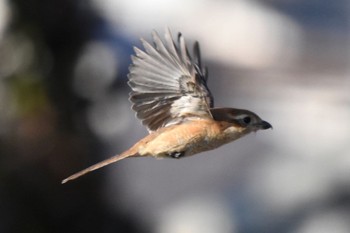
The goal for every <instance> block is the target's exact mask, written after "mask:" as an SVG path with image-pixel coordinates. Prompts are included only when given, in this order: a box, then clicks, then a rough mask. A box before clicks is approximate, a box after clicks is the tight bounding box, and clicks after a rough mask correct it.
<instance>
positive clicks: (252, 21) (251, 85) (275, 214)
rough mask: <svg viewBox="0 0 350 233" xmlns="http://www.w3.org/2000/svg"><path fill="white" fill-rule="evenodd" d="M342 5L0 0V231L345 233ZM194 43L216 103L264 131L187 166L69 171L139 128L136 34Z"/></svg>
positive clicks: (140, 132)
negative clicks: (259, 122) (255, 118)
mask: <svg viewBox="0 0 350 233" xmlns="http://www.w3.org/2000/svg"><path fill="white" fill-rule="evenodd" d="M349 11H350V6H349V3H348V2H347V1H346V0H341V1H325V0H312V1H307V2H306V1H289V0H265V1H243V0H236V1H229V0H221V1H209V0H196V1H191V2H187V1H186V2H185V1H183V0H182V1H159V0H158V1H157V0H148V1H136V0H130V1H113V0H101V1H98V0H91V1H86V0H85V1H83V0H75V1H70V0H42V1H35V0H27V1H24V0H12V1H5V0H2V1H1V0H0V216H1V218H0V232H4V233H5V232H130V233H133V232H135V233H136V232H158V233H186V232H191V233H199V232H200V233H206V232H208V233H211V232H220V233H226V232H227V233H230V232H232V233H234V232H242V233H258V232H271V233H280V232H295V233H316V232H317V233H320V232H333V233H343V232H344V233H346V232H350V221H349V220H350V188H349V187H350V172H349V171H350V144H349V142H350V121H349V119H350V95H349V87H350V70H349V65H350V63H349V61H350V59H349V58H350V40H349V39H350V38H349V37H350V30H349V29H350V18H349V13H350V12H349ZM165 27H169V28H170V29H171V30H172V32H173V35H176V33H177V32H178V31H181V32H182V33H183V34H184V35H185V37H186V39H187V41H188V42H189V44H192V42H193V41H194V40H198V41H199V42H200V44H201V49H202V54H203V58H204V62H205V63H206V64H207V65H208V68H209V87H210V88H211V90H212V92H213V94H214V97H215V103H216V104H217V106H230V107H231V106H232V107H237V108H247V109H251V110H253V111H254V112H256V113H258V114H259V115H260V116H262V118H264V119H266V120H267V121H269V122H271V123H272V125H273V126H274V130H273V131H268V132H265V131H264V132H262V133H258V134H257V135H250V136H248V137H246V138H243V139H240V140H239V141H237V142H234V143H232V144H229V145H227V146H224V147H222V148H219V149H218V150H215V151H211V152H207V153H203V154H202V155H197V156H194V157H191V158H186V159H182V160H179V161H178V160H176V161H174V160H160V161H158V160H154V159H143V158H139V159H130V160H125V161H122V162H120V163H118V164H115V165H112V166H110V167H107V168H104V169H103V170H100V171H96V172H94V173H91V174H89V175H88V176H86V177H83V178H81V179H79V180H77V181H74V182H71V183H68V184H65V185H61V184H60V182H61V180H62V179H63V178H66V177H67V176H68V175H71V174H72V173H74V172H76V171H78V170H80V169H83V168H85V167H87V166H89V165H91V164H93V163H95V162H98V161H100V160H102V159H104V158H107V157H109V156H112V155H114V154H117V153H120V152H122V151H123V150H125V149H127V148H128V147H129V146H131V145H132V144H133V143H135V142H136V141H137V140H138V139H140V138H141V137H143V136H144V135H146V133H147V132H146V130H145V129H144V128H143V127H142V126H141V123H139V122H138V120H137V119H136V118H135V117H134V113H133V112H132V110H131V109H130V103H129V102H128V92H129V88H128V87H127V84H126V82H127V73H128V66H129V64H130V62H131V59H130V55H131V54H132V53H133V49H132V46H134V45H136V46H140V43H139V41H138V38H139V37H144V38H145V39H147V40H149V39H150V32H151V31H152V30H153V29H156V30H157V31H158V32H159V34H163V32H164V28H165Z"/></svg>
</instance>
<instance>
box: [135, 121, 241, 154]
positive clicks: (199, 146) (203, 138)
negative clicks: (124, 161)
mask: <svg viewBox="0 0 350 233" xmlns="http://www.w3.org/2000/svg"><path fill="white" fill-rule="evenodd" d="M152 134H154V135H152ZM152 134H150V135H149V136H150V137H151V139H150V140H148V141H147V143H145V144H144V145H143V146H142V147H140V149H139V154H140V155H141V156H154V157H168V156H169V155H170V154H172V153H177V152H181V153H182V152H184V155H185V156H190V155H194V154H197V153H200V152H203V151H207V150H212V149H215V148H217V147H219V146H221V145H223V144H226V143H228V142H230V141H233V140H235V139H237V138H239V137H240V135H241V131H240V130H239V129H238V128H235V127H233V126H231V127H230V125H227V124H225V123H222V122H216V121H214V120H212V119H208V120H207V119H204V120H203V119H201V120H196V121H190V122H186V123H182V124H179V125H172V126H169V127H166V128H162V129H161V130H159V131H157V132H154V133H152Z"/></svg>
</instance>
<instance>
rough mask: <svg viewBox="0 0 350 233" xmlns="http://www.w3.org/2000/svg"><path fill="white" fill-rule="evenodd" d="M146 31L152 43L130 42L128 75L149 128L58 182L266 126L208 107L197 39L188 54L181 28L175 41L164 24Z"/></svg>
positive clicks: (189, 150)
mask: <svg viewBox="0 0 350 233" xmlns="http://www.w3.org/2000/svg"><path fill="white" fill-rule="evenodd" d="M152 36H153V42H154V45H153V46H152V45H151V44H149V43H148V42H146V41H145V40H143V39H141V41H142V44H143V46H144V48H145V51H142V50H140V49H138V48H135V53H136V55H135V56H132V65H131V66H130V72H129V75H128V77H129V82H128V84H129V86H130V87H131V89H132V91H131V92H130V101H131V102H132V109H133V110H134V111H135V112H136V116H137V118H139V119H140V120H141V122H142V123H143V124H144V125H145V126H146V127H147V129H148V130H149V132H150V134H149V135H147V136H146V137H144V138H143V139H141V140H140V141H138V142H137V143H136V144H135V145H133V146H132V147H131V148H130V149H128V150H127V151H125V152H123V153H121V154H120V155H116V156H114V157H111V158H109V159H106V160H104V161H102V162H100V163H97V164H95V165H93V166H91V167H88V168H86V169H84V170H82V171H80V172H78V173H76V174H74V175H72V176H70V177H68V178H66V179H65V180H63V181H62V183H66V182H67V181H69V180H73V179H76V178H78V177H80V176H82V175H84V174H86V173H88V172H91V171H93V170H96V169H98V168H101V167H104V166H106V165H108V164H111V163H114V162H117V161H119V160H121V159H124V158H127V157H145V156H152V157H156V158H163V157H168V158H169V157H170V158H180V157H184V156H190V155H194V154H197V153H200V152H203V151H207V150H212V149H215V148H217V147H219V146H221V145H223V144H226V143H228V142H231V141H234V140H236V139H238V138H240V137H242V136H244V135H246V134H248V133H250V132H253V131H257V130H260V129H268V128H271V127H272V126H271V125H270V124H269V123H268V122H266V121H263V120H261V118H260V117H259V116H258V115H256V114H255V113H253V112H250V111H248V110H243V109H234V108H213V105H214V101H213V97H212V95H211V92H210V90H209V89H208V87H207V78H208V77H207V69H206V67H203V66H202V63H201V58H200V49H199V44H198V42H196V43H195V45H194V52H193V58H191V56H190V54H189V52H188V49H187V46H186V44H185V39H184V37H183V36H182V35H181V34H179V35H178V43H177V45H176V44H175V43H174V41H173V39H172V36H171V33H170V31H169V30H168V31H167V32H166V33H165V42H163V41H162V40H161V39H160V37H159V35H158V34H157V33H156V32H153V33H152Z"/></svg>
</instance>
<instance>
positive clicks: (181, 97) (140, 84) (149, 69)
mask: <svg viewBox="0 0 350 233" xmlns="http://www.w3.org/2000/svg"><path fill="white" fill-rule="evenodd" d="M152 36H153V42H154V46H152V45H150V44H149V43H148V42H147V41H145V40H143V39H141V42H142V44H143V46H144V48H145V51H142V50H140V49H138V48H136V47H135V48H134V50H135V53H136V55H135V56H132V57H131V58H132V65H131V66H130V72H129V75H128V77H129V82H128V84H129V86H130V87H131V89H132V91H131V93H130V101H131V102H132V103H133V105H132V109H133V110H134V111H136V116H137V118H139V119H140V120H141V121H142V123H143V124H144V125H146V126H147V128H148V130H149V131H155V130H157V129H159V128H160V127H166V126H168V125H171V124H177V123H179V122H181V121H183V120H187V119H189V118H190V117H197V118H198V117H200V118H208V117H211V114H210V110H209V109H210V108H211V107H212V106H213V97H212V95H211V93H210V91H209V89H208V87H207V70H206V68H204V67H202V64H201V58H200V50H199V44H198V42H196V43H195V45H194V54H193V55H194V57H193V59H192V58H191V57H190V55H189V52H188V50H187V47H186V44H185V40H184V37H183V36H182V35H181V34H179V36H178V45H176V44H175V43H174V41H173V39H172V35H171V33H170V31H169V30H167V32H166V33H165V43H163V41H162V40H161V39H160V37H159V35H158V34H157V32H155V31H154V32H153V33H152Z"/></svg>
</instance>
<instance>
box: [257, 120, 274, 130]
mask: <svg viewBox="0 0 350 233" xmlns="http://www.w3.org/2000/svg"><path fill="white" fill-rule="evenodd" d="M259 127H260V129H272V125H271V124H270V123H269V122H267V121H262V122H260V123H259Z"/></svg>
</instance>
